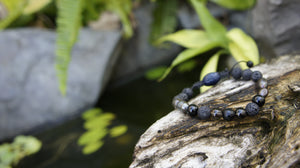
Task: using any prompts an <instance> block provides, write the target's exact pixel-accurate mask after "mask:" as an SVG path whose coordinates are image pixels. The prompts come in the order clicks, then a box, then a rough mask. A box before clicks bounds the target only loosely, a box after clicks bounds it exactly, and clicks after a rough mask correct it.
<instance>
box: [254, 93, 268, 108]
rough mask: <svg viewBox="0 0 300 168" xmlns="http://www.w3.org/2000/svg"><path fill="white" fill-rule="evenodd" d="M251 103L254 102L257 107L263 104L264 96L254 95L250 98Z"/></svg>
mask: <svg viewBox="0 0 300 168" xmlns="http://www.w3.org/2000/svg"><path fill="white" fill-rule="evenodd" d="M252 102H253V103H256V104H257V105H258V106H259V107H262V106H263V105H264V104H265V98H264V97H263V96H260V95H256V96H254V97H253V99H252Z"/></svg>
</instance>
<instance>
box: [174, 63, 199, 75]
mask: <svg viewBox="0 0 300 168" xmlns="http://www.w3.org/2000/svg"><path fill="white" fill-rule="evenodd" d="M196 66H197V62H196V61H195V60H188V61H185V62H184V63H182V64H179V65H178V66H177V70H178V72H180V73H184V72H188V71H191V70H192V69H194V68H195V67H196Z"/></svg>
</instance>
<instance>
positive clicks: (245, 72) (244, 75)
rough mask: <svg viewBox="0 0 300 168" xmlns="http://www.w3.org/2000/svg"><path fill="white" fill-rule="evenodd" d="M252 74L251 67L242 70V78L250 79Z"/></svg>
mask: <svg viewBox="0 0 300 168" xmlns="http://www.w3.org/2000/svg"><path fill="white" fill-rule="evenodd" d="M251 75H252V71H251V69H245V70H243V72H242V79H243V80H246V81H248V80H250V79H251Z"/></svg>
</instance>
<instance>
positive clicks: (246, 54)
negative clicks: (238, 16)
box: [227, 28, 259, 68]
mask: <svg viewBox="0 0 300 168" xmlns="http://www.w3.org/2000/svg"><path fill="white" fill-rule="evenodd" d="M227 37H228V39H230V42H229V50H230V52H231V54H232V55H233V57H234V58H235V59H236V60H237V61H248V60H251V61H253V63H254V65H256V64H258V63H259V53H258V48H257V45H256V43H255V41H254V40H253V39H252V38H251V37H250V36H248V35H247V34H245V33H244V32H243V31H242V30H241V29H238V28H234V29H231V30H230V31H229V32H228V33H227ZM240 66H241V67H242V68H247V66H246V65H244V64H240Z"/></svg>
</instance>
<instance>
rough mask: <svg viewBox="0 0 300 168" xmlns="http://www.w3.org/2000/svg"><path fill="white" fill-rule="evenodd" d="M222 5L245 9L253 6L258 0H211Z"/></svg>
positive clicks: (234, 8)
mask: <svg viewBox="0 0 300 168" xmlns="http://www.w3.org/2000/svg"><path fill="white" fill-rule="evenodd" d="M210 1H212V2H214V3H216V4H218V5H220V6H223V7H225V8H228V9H233V10H245V9H249V8H251V7H253V6H254V5H255V3H256V0H210Z"/></svg>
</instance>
